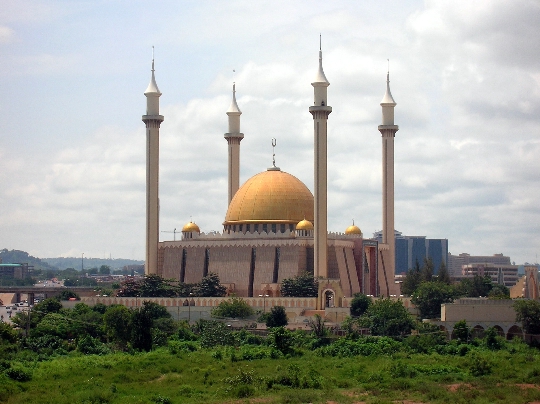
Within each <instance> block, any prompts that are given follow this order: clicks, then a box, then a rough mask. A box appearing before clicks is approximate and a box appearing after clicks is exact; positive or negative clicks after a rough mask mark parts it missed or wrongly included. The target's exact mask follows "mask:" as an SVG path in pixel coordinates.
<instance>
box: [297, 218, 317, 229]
mask: <svg viewBox="0 0 540 404" xmlns="http://www.w3.org/2000/svg"><path fill="white" fill-rule="evenodd" d="M296 230H313V223H311V222H310V221H309V220H306V219H304V220H302V221H301V222H299V223H298V224H297V225H296Z"/></svg>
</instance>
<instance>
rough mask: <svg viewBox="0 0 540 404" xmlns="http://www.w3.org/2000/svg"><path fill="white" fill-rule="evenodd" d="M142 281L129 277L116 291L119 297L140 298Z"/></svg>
mask: <svg viewBox="0 0 540 404" xmlns="http://www.w3.org/2000/svg"><path fill="white" fill-rule="evenodd" d="M141 285H142V280H141V279H135V278H133V277H129V278H127V279H126V280H124V281H123V282H122V283H121V284H120V288H119V289H118V290H117V291H116V296H118V297H138V296H141Z"/></svg>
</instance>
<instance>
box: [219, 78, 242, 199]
mask: <svg viewBox="0 0 540 404" xmlns="http://www.w3.org/2000/svg"><path fill="white" fill-rule="evenodd" d="M227 115H228V116H229V132H228V133H225V135H224V137H225V139H227V143H228V149H229V170H228V171H229V188H228V189H229V201H228V204H227V206H228V205H229V204H230V203H231V200H232V198H233V196H234V194H236V191H238V188H239V187H240V141H241V140H242V139H243V138H244V134H243V133H240V115H242V111H240V108H238V104H237V103H236V84H235V83H233V94H232V101H231V106H230V107H229V109H228V110H227Z"/></svg>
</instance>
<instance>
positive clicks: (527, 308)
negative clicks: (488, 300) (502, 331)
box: [514, 299, 540, 335]
mask: <svg viewBox="0 0 540 404" xmlns="http://www.w3.org/2000/svg"><path fill="white" fill-rule="evenodd" d="M514 310H515V311H516V321H518V322H520V323H521V325H522V326H523V330H524V331H525V333H526V334H535V335H539V334H540V302H539V301H537V300H529V299H523V300H516V301H515V302H514Z"/></svg>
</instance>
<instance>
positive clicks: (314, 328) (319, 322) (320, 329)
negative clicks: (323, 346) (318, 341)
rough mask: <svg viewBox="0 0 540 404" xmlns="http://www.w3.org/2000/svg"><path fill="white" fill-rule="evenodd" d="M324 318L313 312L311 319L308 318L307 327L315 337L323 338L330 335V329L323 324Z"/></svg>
mask: <svg viewBox="0 0 540 404" xmlns="http://www.w3.org/2000/svg"><path fill="white" fill-rule="evenodd" d="M324 323H325V320H324V318H322V317H321V316H320V315H318V314H315V315H314V316H313V318H312V319H310V320H309V323H308V324H309V328H311V332H312V333H313V335H314V336H315V337H317V338H324V337H327V336H328V335H330V330H329V329H328V327H326V326H325V325H324Z"/></svg>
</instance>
